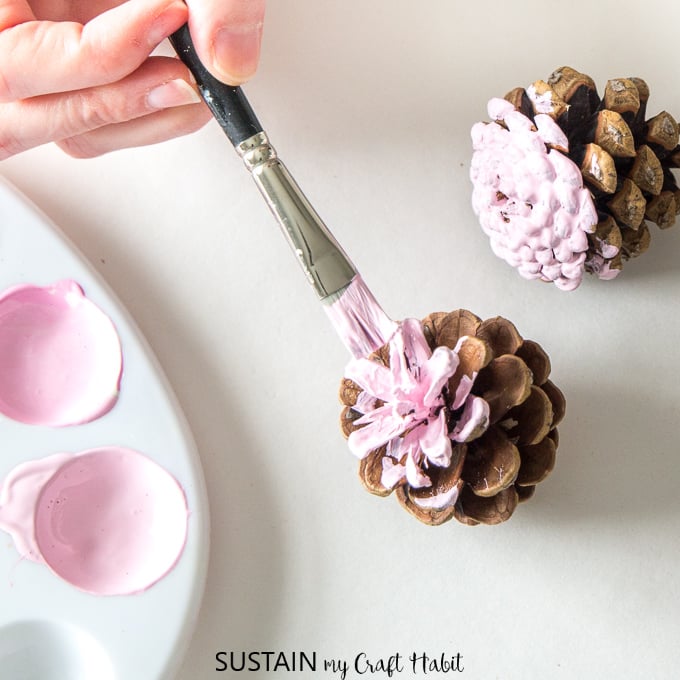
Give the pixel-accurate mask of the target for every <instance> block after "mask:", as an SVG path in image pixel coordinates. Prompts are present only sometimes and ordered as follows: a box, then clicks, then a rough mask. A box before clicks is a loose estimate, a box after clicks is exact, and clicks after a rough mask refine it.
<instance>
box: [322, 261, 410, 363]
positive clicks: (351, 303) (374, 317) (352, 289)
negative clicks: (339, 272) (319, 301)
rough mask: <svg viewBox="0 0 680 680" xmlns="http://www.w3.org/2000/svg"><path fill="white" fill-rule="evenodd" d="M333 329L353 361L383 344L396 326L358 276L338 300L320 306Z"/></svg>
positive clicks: (390, 336)
mask: <svg viewBox="0 0 680 680" xmlns="http://www.w3.org/2000/svg"><path fill="white" fill-rule="evenodd" d="M324 309H325V310H326V314H327V315H328V318H329V319H330V320H331V323H332V324H333V327H334V328H335V330H336V332H337V333H338V335H339V336H340V339H341V340H342V341H343V343H344V344H345V347H347V349H348V350H349V351H350V354H351V355H352V356H353V357H355V358H356V359H360V358H363V357H367V356H368V355H369V354H370V353H371V352H375V350H377V349H379V348H380V347H382V346H383V345H385V344H387V343H388V342H389V341H390V339H391V338H392V336H393V335H394V332H395V331H396V330H397V324H396V323H395V322H394V321H392V319H390V318H389V317H388V316H387V314H385V312H384V311H383V309H382V307H381V306H380V305H379V304H378V301H377V300H376V299H375V297H374V296H373V293H371V291H370V290H369V289H368V286H367V285H366V284H365V283H364V280H363V279H362V278H361V275H360V274H357V275H356V276H355V277H354V278H353V279H352V281H351V283H350V284H349V285H348V286H347V288H345V289H344V290H343V291H342V293H341V294H340V297H339V298H338V299H337V300H335V301H334V302H333V303H332V304H330V305H324Z"/></svg>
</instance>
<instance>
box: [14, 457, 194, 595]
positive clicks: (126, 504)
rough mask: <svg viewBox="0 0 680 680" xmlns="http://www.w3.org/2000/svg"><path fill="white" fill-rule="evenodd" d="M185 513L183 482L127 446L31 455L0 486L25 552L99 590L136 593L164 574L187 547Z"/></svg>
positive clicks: (20, 547) (72, 581)
mask: <svg viewBox="0 0 680 680" xmlns="http://www.w3.org/2000/svg"><path fill="white" fill-rule="evenodd" d="M187 516H188V511H187V503H186V497H185V495H184V491H183V490H182V488H181V487H180V485H179V484H178V482H177V480H175V478H174V477H172V475H170V474H169V473H168V472H167V471H166V470H164V469H163V468H162V467H161V466H160V465H158V464H157V463H155V462H154V461H152V460H151V459H150V458H147V457H146V456H144V455H142V454H141V453H139V452H137V451H134V450H132V449H127V448H120V447H106V448H99V449H92V450H89V451H83V452H81V453H76V454H70V453H59V454H55V455H52V456H49V457H47V458H42V459H38V460H33V461H28V462H26V463H22V464H21V465H18V466H17V467H15V468H14V470H12V471H11V472H10V474H9V475H8V476H7V478H6V479H5V480H4V482H3V484H2V487H0V529H3V530H5V531H7V532H8V533H9V534H10V535H11V536H12V538H13V539H14V543H15V545H16V547H17V550H18V551H19V552H20V553H21V554H22V556H24V557H26V558H28V559H31V560H33V561H35V562H41V563H44V564H46V565H47V566H48V567H49V568H50V569H51V570H52V571H53V572H54V573H55V574H57V575H58V576H60V577H61V578H63V579H64V580H65V581H67V582H68V583H70V584H71V585H73V586H75V587H76V588H79V589H80V590H84V591H87V592H89V593H93V594H96V595H130V594H134V593H138V592H141V591H144V590H147V589H148V588H150V587H151V586H152V585H153V584H154V583H156V582H158V581H159V580H160V579H161V578H163V576H165V575H166V574H167V573H168V572H169V571H170V570H171V569H172V568H173V567H174V565H175V564H176V563H177V560H178V559H179V557H180V555H181V553H182V550H183V548H184V545H185V542H186V535H187Z"/></svg>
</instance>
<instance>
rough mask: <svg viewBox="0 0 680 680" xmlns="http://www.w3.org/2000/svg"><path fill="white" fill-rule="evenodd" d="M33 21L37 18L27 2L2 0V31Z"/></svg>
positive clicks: (0, 16) (23, 0) (0, 28)
mask: <svg viewBox="0 0 680 680" xmlns="http://www.w3.org/2000/svg"><path fill="white" fill-rule="evenodd" d="M33 19H35V16H34V14H33V11H32V10H31V8H30V6H29V4H28V2H26V0H0V31H4V30H5V29H6V28H11V27H12V26H16V25H17V24H21V23H23V22H24V21H33Z"/></svg>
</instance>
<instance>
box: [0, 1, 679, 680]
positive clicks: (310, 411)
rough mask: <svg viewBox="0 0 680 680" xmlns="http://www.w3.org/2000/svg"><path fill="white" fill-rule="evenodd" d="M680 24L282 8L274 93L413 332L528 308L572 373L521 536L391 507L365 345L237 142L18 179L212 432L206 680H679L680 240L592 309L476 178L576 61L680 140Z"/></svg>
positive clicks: (312, 167)
mask: <svg viewBox="0 0 680 680" xmlns="http://www.w3.org/2000/svg"><path fill="white" fill-rule="evenodd" d="M678 25H680V5H677V4H675V3H671V2H662V1H660V0H650V1H648V2H645V3H625V2H624V3H621V2H613V1H609V0H607V1H600V2H598V3H593V2H585V1H582V0H572V2H569V3H553V2H546V1H545V0H544V1H542V2H538V1H526V2H522V3H481V2H476V3H462V2H454V1H452V0H451V1H446V0H439V1H434V0H431V1H429V2H425V3H412V2H406V1H402V0H375V1H374V2H371V3H365V2H360V1H359V0H347V1H345V2H342V3H341V2H329V1H328V0H323V1H320V0H296V1H295V2H292V1H288V2H284V1H282V0H278V1H272V2H270V6H269V15H268V18H267V23H266V30H265V44H264V54H263V60H262V66H261V70H260V73H259V74H258V76H257V77H256V79H255V80H254V81H253V82H252V83H251V84H250V86H249V87H248V88H247V92H248V94H249V96H250V98H251V100H252V103H253V105H254V108H255V109H256V110H257V111H258V113H259V116H260V118H261V120H262V122H263V123H264V125H265V127H266V128H267V129H268V131H269V133H270V136H271V138H272V140H273V142H274V144H275V145H276V147H277V148H278V150H279V152H280V154H281V156H282V157H283V158H284V160H285V161H286V163H287V164H288V166H289V168H290V169H291V171H292V172H293V174H294V175H295V176H296V178H297V179H298V181H299V183H300V184H301V185H302V186H303V188H304V189H305V191H306V193H307V194H308V196H309V198H310V199H311V200H312V202H313V203H314V204H315V206H316V207H317V209H318V210H319V212H320V213H321V214H322V215H323V216H324V218H325V220H326V221H327V223H328V224H329V226H330V227H331V229H332V230H333V231H334V233H335V235H336V236H337V237H338V239H339V240H340V241H341V242H342V243H343V245H344V247H345V248H346V249H347V251H348V252H349V253H350V255H351V256H352V258H353V259H354V261H355V263H356V264H357V266H358V268H359V269H360V271H361V272H362V273H363V275H364V278H365V280H366V281H367V283H368V284H369V286H371V288H372V289H373V290H374V292H375V294H376V296H377V297H378V299H379V300H380V301H381V302H382V304H383V305H384V307H385V309H386V310H387V312H388V313H390V314H391V315H393V316H394V317H396V318H399V317H403V316H407V315H408V316H416V317H421V316H424V315H425V314H427V313H428V312H431V311H435V310H450V309H455V308H458V307H466V308H468V309H471V310H472V311H474V312H475V313H477V314H478V315H480V316H482V317H487V316H495V315H497V314H500V315H503V316H506V317H508V318H510V319H511V320H513V321H514V322H515V324H516V325H517V327H518V328H519V330H520V332H521V333H522V334H523V335H524V336H525V337H528V338H532V339H534V340H537V341H539V342H540V343H541V344H542V345H543V346H544V347H545V348H546V349H547V350H548V352H549V354H550V355H551V358H552V362H553V378H554V381H555V382H556V383H557V384H558V385H559V386H560V387H561V388H562V389H563V391H564V392H565V394H566V396H567V400H568V414H567V418H566V420H565V422H564V423H563V425H562V426H560V435H561V444H560V448H559V450H558V463H557V467H556V469H555V471H554V472H553V474H552V476H551V477H550V478H549V479H548V480H546V481H545V482H543V483H542V484H541V485H540V486H539V487H538V489H537V493H536V495H535V497H534V499H532V501H531V502H530V503H528V504H526V505H523V506H521V507H520V508H519V509H518V511H517V512H516V514H515V516H514V517H513V518H512V519H511V520H510V522H509V523H506V524H503V525H500V526H497V527H476V528H468V527H465V526H462V525H459V524H457V523H456V522H455V521H454V522H451V523H449V524H446V525H444V526H441V527H438V528H428V527H425V526H422V525H420V524H419V523H418V522H417V521H416V520H414V519H413V518H411V517H410V516H409V515H407V514H406V513H405V512H403V511H402V510H401V509H400V508H399V507H398V505H397V503H396V500H395V499H393V498H388V499H379V498H377V497H373V496H370V495H369V494H367V493H366V492H365V491H364V490H363V488H362V487H361V485H360V483H359V481H358V479H357V478H356V473H355V468H356V461H355V460H353V459H352V456H351V454H350V453H349V452H348V450H347V448H346V445H345V442H344V440H343V439H342V437H341V435H340V433H339V430H338V428H337V424H336V423H337V418H338V413H339V406H338V403H337V399H336V390H337V384H338V381H339V379H340V376H341V374H342V370H343V367H344V364H345V361H346V359H347V357H346V355H345V351H344V349H343V347H342V346H341V344H340V343H339V342H338V341H337V339H336V338H335V336H334V334H333V331H332V329H331V327H330V326H329V324H328V322H327V320H326V318H325V316H324V314H323V312H322V311H321V309H319V308H318V305H317V303H316V300H315V296H314V294H313V293H312V291H311V290H309V289H308V288H307V284H306V283H305V281H304V278H303V276H302V274H301V272H300V271H299V269H298V265H297V264H296V262H295V261H294V258H293V256H292V255H291V254H290V252H289V251H288V249H287V245H286V244H285V242H284V240H283V238H282V237H281V236H280V235H279V234H278V233H277V229H276V226H275V225H274V223H273V221H272V219H271V217H270V216H269V214H268V212H267V210H266V208H265V207H264V205H263V204H262V202H261V200H260V198H259V196H258V194H257V191H256V189H255V187H254V186H253V185H252V184H251V180H250V179H249V177H248V176H247V173H246V172H245V171H244V170H243V169H242V167H241V165H240V161H238V160H237V159H236V157H235V156H234V154H233V151H232V150H231V148H230V146H229V144H228V142H227V141H226V139H224V138H223V136H222V134H221V132H220V131H219V129H218V128H217V126H216V124H211V125H209V126H208V127H207V128H206V129H204V130H203V131H201V132H200V133H198V134H196V135H194V136H192V137H189V138H186V139H183V140H178V141H175V142H171V143H167V144H164V145H162V146H159V147H156V148H147V149H141V150H131V151H123V152H118V153H115V154H111V155H109V156H106V157H104V158H101V159H96V160H91V161H75V160H71V159H69V158H67V157H65V156H64V155H63V154H62V153H61V152H59V151H58V150H57V149H55V148H43V149H39V150H35V151H32V152H29V153H26V154H24V155H22V156H19V157H17V158H14V159H10V160H9V161H7V162H4V163H3V164H2V165H0V172H2V173H3V174H4V175H6V176H7V177H8V178H9V179H10V180H11V181H13V182H14V183H15V184H16V185H18V187H19V188H20V189H22V190H23V191H24V192H25V193H26V194H27V195H28V196H29V197H30V198H32V199H33V200H34V201H35V202H36V203H38V205H40V206H41V207H42V208H43V210H45V211H46V212H47V213H48V215H50V216H51V217H52V218H53V219H54V220H55V221H56V222H57V223H58V224H59V225H60V226H61V227H62V228H63V230H64V231H65V232H66V233H67V234H68V235H69V236H70V237H71V239H73V240H74V241H75V243H76V244H77V245H78V246H79V247H80V248H81V249H82V251H83V252H84V253H85V254H86V255H87V257H88V258H89V259H90V260H91V262H92V263H93V264H94V265H95V267H96V268H97V269H98V270H99V271H100V272H101V273H102V275H103V276H104V277H105V279H106V280H107V282H108V283H109V284H110V285H111V286H112V288H113V289H114V291H115V292H116V293H117V294H118V296H119V297H120V298H121V300H122V301H123V303H124V304H125V305H126V306H127V308H128V309H129V311H130V312H131V314H132V315H133V317H134V318H135V319H136V321H137V323H138V324H139V326H140V327H141V329H142V331H143V332H144V333H145V335H146V337H147V339H148V340H149V342H150V344H151V345H152V347H153V349H154V350H155V352H156V354H157V356H158V358H159V360H160V362H161V364H162V365H163V367H164V369H165V371H166V373H167V375H168V377H169V380H170V382H171V384H172V385H173V387H174V389H175V391H176V393H177V395H178V398H179V400H180V402H181V404H182V406H183V408H184V411H185V412H186V415H187V417H188V420H189V422H190V425H191V427H192V430H193V432H194V435H195V438H196V440H197V444H198V447H199V450H200V454H201V458H202V462H203V466H204V470H205V473H206V478H207V483H208V488H209V495H210V502H211V513H212V556H211V563H210V569H209V578H208V585H207V596H206V598H205V601H204V604H203V608H202V611H201V617H200V621H199V627H198V629H197V632H196V635H195V637H194V641H193V643H192V646H191V648H190V649H189V653H188V656H187V658H186V661H185V663H184V666H183V669H182V671H181V673H180V676H179V678H180V680H203V679H204V678H206V679H207V678H213V677H239V675H241V674H236V673H234V674H230V673H228V672H224V673H217V672H215V665H216V664H215V654H216V652H217V651H220V650H235V651H239V652H240V651H241V650H245V651H250V650H254V651H268V650H273V651H278V650H287V651H292V650H304V651H307V652H308V653H311V652H312V651H317V652H318V654H319V657H320V658H323V657H328V658H331V657H335V658H346V659H348V660H351V659H352V658H353V657H354V655H356V654H357V653H359V652H361V651H365V652H366V653H367V654H368V655H369V656H370V657H372V658H377V657H379V656H387V655H389V654H394V653H396V652H400V653H401V654H409V653H411V652H412V651H418V652H421V651H427V652H428V653H431V654H434V655H436V656H439V655H440V654H441V653H442V652H444V653H446V654H447V655H451V654H455V653H457V652H460V653H462V655H463V661H464V666H465V671H464V673H462V674H457V673H454V674H449V677H454V676H455V677H463V678H467V679H468V680H491V679H494V678H498V679H501V678H502V679H503V680H532V679H536V680H539V679H543V678H577V677H581V678H588V677H598V678H605V679H609V678H616V679H625V678H638V677H643V676H646V677H651V678H662V679H663V678H673V677H676V673H677V670H676V668H677V658H676V648H677V639H678V634H679V633H680V623H679V621H678V600H679V595H680V593H679V584H680V579H679V577H678V575H677V564H678V561H679V558H680V549H679V547H678V532H677V523H678V516H679V514H680V501H679V500H678V494H677V487H678V483H679V481H680V463H679V462H678V455H679V452H678V443H677V439H678V438H677V428H678V421H679V420H680V402H679V400H678V386H677V383H678V378H679V377H680V370H679V367H680V360H679V359H678V352H677V345H678V331H679V327H678V321H677V301H678V293H679V292H680V271H679V269H678V253H680V226H677V227H675V229H673V230H670V231H667V232H658V231H657V230H656V228H654V229H653V232H652V233H653V241H652V246H651V248H650V251H649V252H648V253H647V254H646V255H644V256H643V257H642V258H641V259H639V260H637V261H633V262H630V263H629V264H628V265H627V266H626V268H625V271H624V273H623V275H622V276H621V277H619V279H617V280H615V281H613V282H599V281H596V280H587V281H586V282H585V284H584V285H583V286H582V287H581V288H580V289H579V290H577V291H576V292H574V293H564V292H560V291H559V290H557V289H556V288H554V287H553V286H549V285H542V284H539V283H537V282H527V281H524V280H522V279H520V278H519V276H518V275H517V274H516V273H515V271H514V270H512V269H511V268H510V267H508V266H507V265H505V264H504V263H503V262H501V261H500V260H498V259H497V258H495V257H494V255H493V254H492V253H491V250H490V249H489V246H488V242H487V239H486V237H485V236H484V235H483V234H482V233H481V230H480V228H479V227H478V225H477V222H476V219H475V217H474V215H473V213H472V210H471V208H470V205H469V195H470V185H469V181H468V179H467V173H468V167H469V160H470V143H469V128H470V126H471V125H472V123H474V122H475V121H476V120H480V119H484V118H485V117H486V110H485V109H486V101H487V99H488V98H489V97H491V96H502V95H503V94H504V93H505V92H506V91H508V90H510V89H511V88H512V87H515V86H517V85H528V84H530V83H531V82H532V81H534V80H536V79H538V78H547V76H548V75H549V74H550V73H551V72H552V70H553V69H555V68H557V67H559V66H563V65H565V64H568V65H571V66H573V67H575V68H577V69H580V70H583V71H586V72H587V73H589V74H590V75H591V76H593V77H594V78H595V80H596V82H597V83H598V85H599V88H600V91H602V90H603V88H604V84H605V82H606V80H607V79H608V78H612V77H622V76H628V75H635V76H640V77H643V78H644V79H646V80H647V82H648V84H649V86H650V88H651V99H650V103H649V107H648V112H649V114H650V115H654V114H655V113H657V112H658V111H661V110H662V109H666V110H668V111H670V112H671V113H673V114H675V115H676V118H680V88H678V68H677V64H678V50H677V27H678ZM288 675H290V676H291V677H293V674H288ZM297 675H299V674H297ZM248 676H249V677H252V678H256V677H258V678H273V677H285V676H286V675H284V674H277V675H276V676H274V674H271V673H270V674H266V673H249V674H248ZM319 677H329V678H330V677H333V676H332V675H331V674H328V675H325V676H324V675H323V674H320V675H319ZM348 677H356V676H351V675H350V676H348ZM363 677H369V676H363ZM373 677H385V675H380V674H378V675H375V676H373ZM395 677H399V676H395ZM401 677H408V674H407V673H404V674H401ZM429 677H444V676H436V675H430V676H429Z"/></svg>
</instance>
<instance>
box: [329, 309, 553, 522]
mask: <svg viewBox="0 0 680 680" xmlns="http://www.w3.org/2000/svg"><path fill="white" fill-rule="evenodd" d="M416 323H417V322H416ZM420 324H421V326H420V327H421V328H422V334H423V337H424V341H425V342H426V343H427V345H428V346H429V351H430V352H432V353H433V356H434V355H435V353H436V352H438V351H439V350H440V349H441V347H446V348H449V349H451V350H453V349H454V348H456V350H455V351H456V352H457V355H458V358H459V363H458V365H457V367H456V369H455V373H453V374H452V375H451V377H450V378H449V379H448V382H447V384H446V386H445V387H444V389H443V391H442V400H443V403H442V404H441V405H440V408H441V409H444V410H445V411H446V418H445V421H446V423H447V432H448V437H449V438H452V439H453V447H452V452H451V455H450V459H449V460H448V464H447V465H442V464H441V462H438V463H435V464H432V463H431V462H429V463H428V461H427V460H424V463H422V464H421V465H422V470H423V472H424V473H425V475H426V476H427V482H429V483H425V484H423V483H420V484H417V482H414V481H413V480H414V478H415V479H416V480H418V479H421V480H422V476H421V477H418V476H415V477H414V476H413V475H409V474H408V467H409V461H408V460H406V458H407V454H403V451H404V448H403V447H402V448H401V449H398V447H396V446H395V443H394V440H393V441H391V442H389V443H387V444H386V445H382V446H379V447H378V448H375V449H373V450H371V451H370V452H368V453H367V455H365V456H364V457H363V458H362V459H361V461H360V464H359V477H360V479H361V481H362V483H363V484H364V486H365V487H366V489H367V490H368V491H370V492H371V493H374V494H376V495H379V496H387V495H389V494H390V493H391V492H392V491H393V490H395V491H396V496H397V499H398V500H399V502H400V503H401V505H402V506H403V507H404V508H405V509H406V510H408V511H409V512H410V513H411V514H413V515H414V516H415V517H416V518H417V519H419V520H420V521H421V522H424V523H425V524H430V525H439V524H442V523H444V522H446V521H448V520H449V519H451V518H453V517H455V518H456V519H457V520H458V521H460V522H462V523H464V524H469V525H474V524H479V523H483V524H498V523H500V522H503V521H505V520H507V519H508V518H509V517H510V516H511V515H512V513H513V512H514V510H515V508H516V507H517V504H518V502H521V501H524V500H527V499H528V498H530V497H531V496H532V495H533V493H534V489H535V486H536V484H538V483H539V482H540V481H542V480H543V479H545V477H546V476H547V475H548V473H549V472H550V471H551V470H552V468H553V466H554V463H555V453H556V449H557V444H558V436H557V429H556V425H557V424H558V423H559V422H560V420H561V419H562V417H563V416H564V410H565V401H564V397H563V395H562V393H561V392H560V390H559V389H558V388H557V387H555V385H554V384H553V383H552V382H551V381H550V380H549V379H548V376H549V374H550V360H549V358H548V356H547V354H546V353H545V352H544V351H543V349H542V348H541V347H540V345H538V344H537V343H535V342H533V341H531V340H523V339H522V337H521V336H520V335H519V333H518V332H517V329H516V328H515V326H514V325H513V324H512V323H511V322H510V321H508V320H506V319H503V318H501V317H496V318H493V319H487V320H486V321H482V320H481V319H479V318H478V317H477V316H475V315H474V314H472V313H471V312H469V311H467V310H458V311H455V312H451V313H448V314H447V313H443V312H438V313H434V314H430V315H429V316H427V317H426V318H425V319H423V320H422V322H420ZM396 357H397V355H395V354H394V353H393V349H391V348H390V345H385V346H384V347H382V348H381V349H380V350H378V351H377V352H375V353H373V354H372V355H371V356H370V357H369V360H370V361H372V362H375V363H377V364H379V365H380V366H385V367H389V366H390V361H395V358H396ZM406 363H408V362H406ZM470 384H471V385H472V387H471V388H469V385H470ZM463 385H468V389H469V391H470V394H469V396H468V397H467V403H468V404H470V405H471V406H469V407H468V406H466V407H465V408H463V407H462V406H461V405H460V404H459V403H457V402H456V400H457V399H458V402H459V401H460V399H459V398H458V397H459V395H460V394H461V392H464V391H465V390H464V389H463V387H462V386H463ZM373 396H374V395H371V394H368V395H367V393H366V391H364V390H363V389H362V387H360V386H359V385H358V384H357V383H356V382H354V381H353V380H351V379H349V378H348V377H345V378H344V379H343V381H342V383H341V387H340V401H341V402H342V403H343V404H344V409H343V411H342V414H341V418H340V423H341V429H342V431H343V434H344V435H345V437H348V438H350V444H351V437H352V435H353V433H359V432H361V428H362V427H364V425H363V424H362V422H361V419H362V413H363V414H365V413H367V412H368V413H369V415H370V414H371V413H376V412H377V411H378V410H379V409H380V408H381V407H383V408H385V405H384V402H383V401H381V400H379V399H378V400H377V401H376V403H375V404H373V406H372V407H371V408H373V409H375V410H373V411H370V410H368V411H367V407H366V403H367V397H368V398H369V399H372V398H373ZM478 402H482V403H483V404H484V405H485V407H486V411H485V418H484V419H479V418H478V419H477V420H476V421H474V422H475V423H476V426H475V427H472V426H468V427H466V426H465V425H464V424H463V425H461V423H462V422H463V421H464V420H465V419H466V416H465V413H466V412H472V411H474V410H475V407H478V405H479V404H478ZM398 405H400V404H398ZM393 408H397V406H394V407H393ZM440 415H441V414H440ZM364 418H365V416H364ZM473 420H474V418H473ZM480 423H482V426H481V427H479V424H480ZM461 428H462V430H461ZM461 431H462V432H463V435H462V436H460V437H456V433H457V432H458V433H460V432H461ZM354 436H355V437H356V436H361V435H357V434H354ZM407 437H408V432H407V433H406V434H404V435H400V437H398V438H396V441H398V442H399V443H403V441H404V439H406V438H407ZM395 450H399V451H400V453H399V454H397V455H402V454H403V456H402V458H401V459H395V457H394V456H395V454H394V451H395ZM408 455H410V453H409V454H408ZM396 468H406V471H407V473H406V475H405V476H402V477H401V478H399V479H398V481H397V483H395V484H394V485H393V486H392V485H391V483H387V482H386V479H394V477H392V471H393V470H395V469H396Z"/></svg>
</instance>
